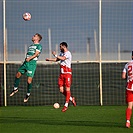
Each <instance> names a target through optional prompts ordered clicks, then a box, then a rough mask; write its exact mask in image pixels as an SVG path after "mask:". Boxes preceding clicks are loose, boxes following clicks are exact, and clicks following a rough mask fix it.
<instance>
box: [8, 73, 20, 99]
mask: <svg viewBox="0 0 133 133" xmlns="http://www.w3.org/2000/svg"><path fill="white" fill-rule="evenodd" d="M21 75H22V74H21V73H20V72H17V74H16V76H15V81H14V88H13V90H12V92H11V93H10V97H11V96H13V95H14V94H15V93H17V92H18V85H19V82H20V77H21Z"/></svg>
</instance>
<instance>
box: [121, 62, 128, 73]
mask: <svg viewBox="0 0 133 133" xmlns="http://www.w3.org/2000/svg"><path fill="white" fill-rule="evenodd" d="M122 72H125V73H126V72H127V64H126V65H125V67H124V69H123V71H122Z"/></svg>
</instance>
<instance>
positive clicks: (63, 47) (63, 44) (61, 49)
mask: <svg viewBox="0 0 133 133" xmlns="http://www.w3.org/2000/svg"><path fill="white" fill-rule="evenodd" d="M67 47H68V45H67V43H66V42H62V43H60V51H61V52H64V50H65V49H67Z"/></svg>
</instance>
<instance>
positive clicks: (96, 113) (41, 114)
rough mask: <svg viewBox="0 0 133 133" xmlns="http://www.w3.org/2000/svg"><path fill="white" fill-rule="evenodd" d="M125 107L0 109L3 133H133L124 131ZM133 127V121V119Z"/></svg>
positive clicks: (0, 127)
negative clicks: (65, 110)
mask: <svg viewBox="0 0 133 133" xmlns="http://www.w3.org/2000/svg"><path fill="white" fill-rule="evenodd" d="M125 109H126V106H102V107H101V106H77V107H73V106H70V107H69V109H68V110H67V112H65V113H62V112H61V108H59V109H54V108H53V107H52V106H11V107H0V133H70V132H71V133H104V132H105V133H114V132H117V133H129V132H130V133H131V132H133V127H131V128H130V129H127V128H125ZM131 121H132V125H133V118H132V120H131Z"/></svg>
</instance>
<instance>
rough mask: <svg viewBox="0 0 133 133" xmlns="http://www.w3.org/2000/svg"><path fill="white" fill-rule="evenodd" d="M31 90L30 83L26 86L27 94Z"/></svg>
mask: <svg viewBox="0 0 133 133" xmlns="http://www.w3.org/2000/svg"><path fill="white" fill-rule="evenodd" d="M31 89H32V83H30V84H28V85H27V94H28V93H30V92H31Z"/></svg>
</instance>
